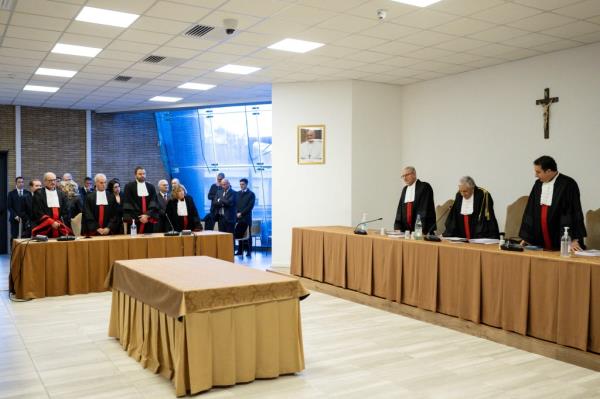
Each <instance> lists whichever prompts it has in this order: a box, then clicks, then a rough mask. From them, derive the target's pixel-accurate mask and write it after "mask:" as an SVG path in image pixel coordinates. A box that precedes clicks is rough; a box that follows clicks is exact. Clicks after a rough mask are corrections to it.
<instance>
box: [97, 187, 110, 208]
mask: <svg viewBox="0 0 600 399" xmlns="http://www.w3.org/2000/svg"><path fill="white" fill-rule="evenodd" d="M96 205H108V199H107V198H106V190H104V191H96Z"/></svg>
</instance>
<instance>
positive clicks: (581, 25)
mask: <svg viewBox="0 0 600 399" xmlns="http://www.w3.org/2000/svg"><path fill="white" fill-rule="evenodd" d="M599 30H600V25H596V24H592V23H590V22H585V21H577V22H573V23H571V24H567V25H563V26H559V27H557V28H552V29H548V30H546V31H545V32H544V33H546V34H547V35H552V36H556V37H560V38H563V39H571V38H573V37H576V36H581V35H585V34H589V33H593V32H597V31H599Z"/></svg>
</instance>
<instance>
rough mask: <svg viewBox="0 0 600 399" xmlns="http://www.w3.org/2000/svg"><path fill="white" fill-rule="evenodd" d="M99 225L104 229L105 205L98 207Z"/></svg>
mask: <svg viewBox="0 0 600 399" xmlns="http://www.w3.org/2000/svg"><path fill="white" fill-rule="evenodd" d="M98 206H99V208H98V225H99V226H100V228H104V205H98Z"/></svg>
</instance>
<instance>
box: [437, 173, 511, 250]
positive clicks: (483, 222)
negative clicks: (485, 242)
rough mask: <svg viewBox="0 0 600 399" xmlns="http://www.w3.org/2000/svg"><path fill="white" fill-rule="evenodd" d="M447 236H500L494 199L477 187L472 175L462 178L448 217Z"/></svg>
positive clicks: (468, 237) (470, 237)
mask: <svg viewBox="0 0 600 399" xmlns="http://www.w3.org/2000/svg"><path fill="white" fill-rule="evenodd" d="M444 236H446V237H462V238H466V239H467V240H470V239H472V238H499V237H500V231H499V229H498V221H497V220H496V215H495V213H494V200H493V199H492V196H491V195H490V193H489V192H488V191H487V190H486V189H484V188H481V187H477V185H476V184H475V181H474V180H473V178H471V177H470V176H465V177H463V178H461V179H460V182H459V184H458V192H457V193H456V197H455V198H454V204H453V205H452V208H450V212H449V214H448V218H447V219H446V230H445V231H444Z"/></svg>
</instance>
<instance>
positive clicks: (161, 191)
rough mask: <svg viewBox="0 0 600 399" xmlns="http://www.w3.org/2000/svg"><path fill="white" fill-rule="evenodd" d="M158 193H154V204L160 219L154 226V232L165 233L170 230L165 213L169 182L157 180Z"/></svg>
mask: <svg viewBox="0 0 600 399" xmlns="http://www.w3.org/2000/svg"><path fill="white" fill-rule="evenodd" d="M157 187H158V192H157V193H156V202H157V203H158V210H159V211H160V219H159V221H158V224H157V225H156V231H158V232H165V231H169V230H171V224H170V223H169V221H168V220H167V217H166V216H165V215H166V211H167V203H168V202H169V182H168V181H166V180H164V179H163V180H159V182H158V185H157Z"/></svg>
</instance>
